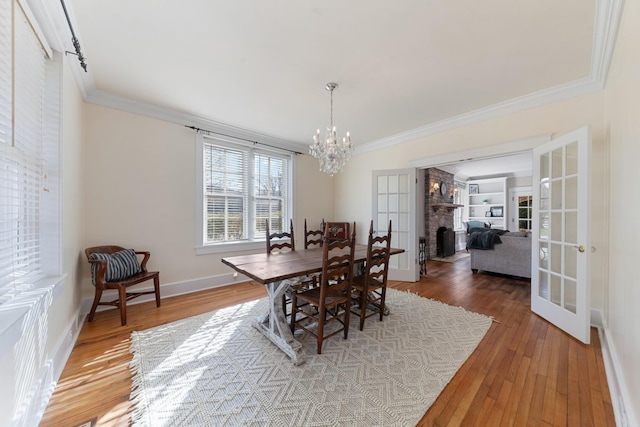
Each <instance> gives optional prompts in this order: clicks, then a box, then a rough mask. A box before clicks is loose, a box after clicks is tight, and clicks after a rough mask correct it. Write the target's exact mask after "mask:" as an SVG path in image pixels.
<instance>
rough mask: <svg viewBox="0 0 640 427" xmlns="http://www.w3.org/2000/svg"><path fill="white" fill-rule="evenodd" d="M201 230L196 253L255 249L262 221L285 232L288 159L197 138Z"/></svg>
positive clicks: (288, 211) (260, 237)
mask: <svg viewBox="0 0 640 427" xmlns="http://www.w3.org/2000/svg"><path fill="white" fill-rule="evenodd" d="M197 141H198V153H201V155H202V162H199V164H202V173H201V174H200V173H199V174H198V176H199V178H198V179H199V181H200V182H201V183H202V184H201V185H199V187H200V188H201V192H199V193H200V194H201V195H202V197H201V200H200V198H199V200H198V211H199V212H201V213H202V219H201V220H200V219H199V220H198V223H199V224H202V226H201V230H200V231H199V233H198V234H199V239H198V240H199V241H198V242H197V253H210V252H218V251H222V250H225V251H228V250H229V247H228V245H226V244H233V245H240V246H239V247H238V248H234V250H236V249H237V250H240V249H250V248H254V247H258V246H256V245H252V243H254V242H263V241H264V239H265V237H266V236H265V220H267V219H268V220H269V226H270V229H271V231H272V232H280V231H282V230H283V228H285V227H287V224H288V223H289V218H290V216H291V205H290V203H291V195H290V190H289V189H290V188H291V182H290V176H291V173H290V167H291V155H290V154H286V153H282V152H280V151H276V150H267V149H261V148H255V147H254V146H248V145H241V144H237V143H231V142H227V141H223V140H220V139H217V138H213V137H210V136H206V135H202V134H200V133H199V134H198V137H197Z"/></svg>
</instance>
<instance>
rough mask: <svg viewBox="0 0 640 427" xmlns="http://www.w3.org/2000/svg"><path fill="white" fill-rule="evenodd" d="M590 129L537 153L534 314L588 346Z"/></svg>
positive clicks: (539, 148) (534, 188)
mask: <svg viewBox="0 0 640 427" xmlns="http://www.w3.org/2000/svg"><path fill="white" fill-rule="evenodd" d="M590 153H591V135H590V131H589V128H588V127H584V128H581V129H578V130H576V131H574V132H571V133H569V134H566V135H564V136H561V137H559V138H556V139H553V140H551V141H550V142H548V143H546V144H544V145H541V146H539V147H536V148H534V150H533V163H534V164H533V181H532V183H533V200H534V204H533V218H534V221H533V231H532V257H531V258H532V261H531V262H532V264H531V267H532V268H531V272H532V277H531V310H532V311H533V312H535V313H536V314H538V315H539V316H541V317H543V318H545V319H546V320H548V321H549V322H551V323H553V324H554V325H556V326H557V327H559V328H560V329H562V330H564V331H565V332H567V333H568V334H570V335H572V336H573V337H575V338H577V339H579V340H580V341H582V342H584V343H585V344H589V340H590V289H589V286H590V281H589V270H588V267H587V266H588V261H589V257H590V252H591V251H590V249H591V243H590V236H589V232H588V231H589V223H590V218H589V188H590V185H589V179H590V178H589V177H590V163H589V162H590Z"/></svg>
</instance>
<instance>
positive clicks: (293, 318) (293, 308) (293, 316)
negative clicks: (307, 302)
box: [289, 292, 298, 333]
mask: <svg viewBox="0 0 640 427" xmlns="http://www.w3.org/2000/svg"><path fill="white" fill-rule="evenodd" d="M297 305H298V298H297V297H296V293H295V292H294V293H293V295H291V319H289V327H290V328H291V333H294V332H295V331H296V316H297V315H298V307H297Z"/></svg>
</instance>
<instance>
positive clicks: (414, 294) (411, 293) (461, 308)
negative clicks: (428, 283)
mask: <svg viewBox="0 0 640 427" xmlns="http://www.w3.org/2000/svg"><path fill="white" fill-rule="evenodd" d="M388 289H393V290H394V291H396V292H400V293H403V294H409V295H412V296H416V297H418V298H423V299H426V300H429V301H433V302H437V303H438V304H442V305H445V306H447V307H453V308H455V309H458V310H462V311H463V312H465V313H471V314H477V315H478V316H482V317H485V318H488V319H491V320H492V321H494V322H497V323H500V322H498V321H497V320H496V319H495V318H494V317H493V316H487V315H486V314H482V313H477V312H475V311H469V310H467V309H466V308H464V307H460V306H459V305H451V304H447V303H446V302H442V301H439V300H437V299H433V298H427V297H423V296H422V295H420V294H418V293H417V292H411V290H408V289H407V290H400V289H394V288H388Z"/></svg>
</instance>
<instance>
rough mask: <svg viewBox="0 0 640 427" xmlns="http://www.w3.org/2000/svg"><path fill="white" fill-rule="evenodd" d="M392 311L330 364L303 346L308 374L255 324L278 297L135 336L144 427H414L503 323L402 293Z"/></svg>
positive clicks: (310, 342) (334, 345) (339, 344)
mask: <svg viewBox="0 0 640 427" xmlns="http://www.w3.org/2000/svg"><path fill="white" fill-rule="evenodd" d="M387 305H388V307H389V309H390V314H389V315H388V316H386V317H385V318H384V320H383V321H382V322H380V321H378V319H377V318H376V317H370V318H369V319H367V320H366V322H365V327H364V331H362V332H361V331H360V330H359V329H358V325H357V323H356V322H357V318H356V316H352V323H351V327H350V329H349V339H348V340H343V339H342V336H341V335H336V336H334V337H332V338H329V339H328V340H326V341H325V343H324V347H323V350H322V354H320V355H319V354H316V351H315V350H316V343H315V338H314V337H311V336H308V335H300V336H297V339H298V340H299V341H301V342H302V344H303V345H304V347H305V349H306V351H307V361H306V363H304V364H302V365H300V366H294V365H293V363H291V361H290V359H289V358H288V357H287V356H286V355H285V354H284V353H283V352H282V351H281V350H279V349H278V348H277V347H276V346H275V345H273V344H272V343H271V342H270V341H269V340H268V339H267V338H265V337H264V336H263V335H261V334H260V332H258V331H257V330H256V329H254V328H253V327H252V326H251V322H252V321H253V319H254V318H255V317H256V316H257V315H258V314H260V313H262V312H264V311H265V309H266V307H267V300H266V299H260V300H256V301H251V302H248V303H244V304H241V305H236V306H233V307H229V308H224V309H220V310H216V311H214V312H210V313H205V314H202V315H199V316H195V317H190V318H187V319H183V320H180V321H177V322H173V323H169V324H166V325H162V326H158V327H155V328H152V329H148V330H145V331H140V332H133V333H132V336H131V352H132V353H133V360H132V362H131V369H132V372H133V390H132V393H131V399H132V400H133V401H134V403H135V409H134V411H133V413H132V419H133V425H135V426H154V427H156V426H223V425H224V426H226V425H229V426H306V425H313V426H343V425H344V426H357V425H360V426H375V425H380V426H392V425H397V426H414V425H415V424H416V423H417V422H418V421H419V420H420V419H421V418H422V416H423V415H424V413H425V412H426V411H427V410H428V409H429V407H430V406H431V404H432V403H433V402H434V400H435V399H436V398H437V397H438V395H439V394H440V392H441V391H442V390H443V389H444V387H445V386H446V385H447V383H449V381H450V380H451V378H453V376H454V375H455V373H456V372H457V371H458V369H459V368H460V367H461V366H462V364H463V363H464V361H465V360H466V359H467V358H468V357H469V355H470V354H471V353H472V352H473V350H474V349H475V348H476V346H477V345H478V343H479V342H480V340H481V339H482V337H484V335H485V333H486V332H487V330H488V329H489V327H490V326H491V318H490V317H487V316H484V315H480V314H476V313H471V312H468V311H466V310H464V309H462V308H459V307H452V306H449V305H446V304H443V303H440V302H438V301H433V300H429V299H426V298H421V297H419V296H417V295H413V294H410V293H406V292H400V291H396V290H394V289H389V290H388V294H387Z"/></svg>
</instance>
